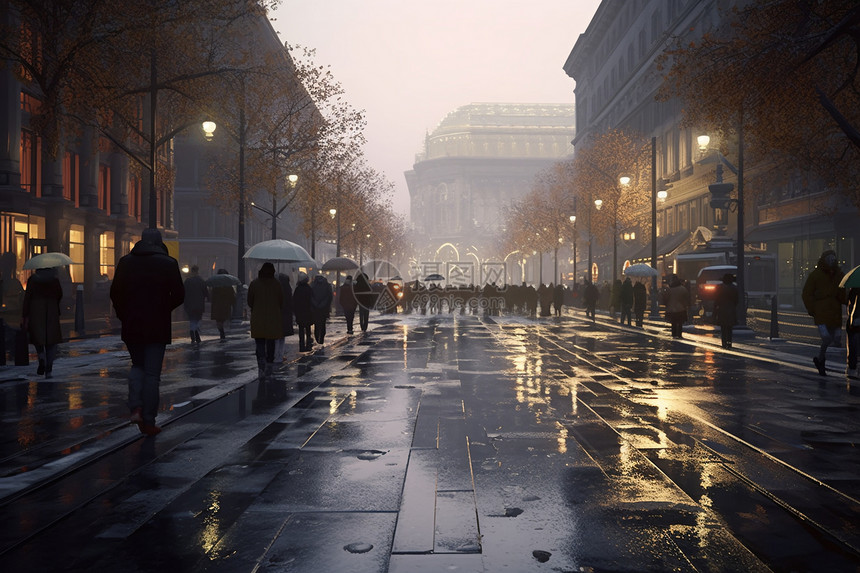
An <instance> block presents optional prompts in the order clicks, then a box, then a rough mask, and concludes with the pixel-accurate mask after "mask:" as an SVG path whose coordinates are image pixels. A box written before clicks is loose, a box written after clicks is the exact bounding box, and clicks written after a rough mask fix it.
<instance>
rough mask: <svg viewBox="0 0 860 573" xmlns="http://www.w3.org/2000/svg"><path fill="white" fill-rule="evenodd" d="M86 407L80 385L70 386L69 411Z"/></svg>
mask: <svg viewBox="0 0 860 573" xmlns="http://www.w3.org/2000/svg"><path fill="white" fill-rule="evenodd" d="M83 407H84V399H83V393H82V392H81V385H80V384H72V385H70V386H69V410H80V409H81V408H83Z"/></svg>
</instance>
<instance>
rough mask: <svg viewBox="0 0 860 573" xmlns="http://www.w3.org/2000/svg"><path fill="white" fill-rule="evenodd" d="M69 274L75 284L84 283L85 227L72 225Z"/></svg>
mask: <svg viewBox="0 0 860 573" xmlns="http://www.w3.org/2000/svg"><path fill="white" fill-rule="evenodd" d="M69 257H71V259H72V264H71V265H69V273H70V274H71V275H72V282H73V283H82V282H84V226H83V225H72V226H71V227H70V228H69Z"/></svg>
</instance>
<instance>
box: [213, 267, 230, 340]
mask: <svg viewBox="0 0 860 573" xmlns="http://www.w3.org/2000/svg"><path fill="white" fill-rule="evenodd" d="M218 274H219V275H228V274H230V273H229V272H228V271H227V269H218ZM209 298H210V300H211V301H212V304H211V307H210V309H209V318H211V319H212V320H214V321H215V325H216V326H217V327H218V335H219V337H220V340H221V341H222V342H224V341H226V340H227V333H226V332H224V323H225V322H227V321H228V320H230V317H231V316H232V314H233V304H235V302H236V289H235V288H234V287H233V286H231V285H220V286H214V287H212V292H211V293H210V295H209Z"/></svg>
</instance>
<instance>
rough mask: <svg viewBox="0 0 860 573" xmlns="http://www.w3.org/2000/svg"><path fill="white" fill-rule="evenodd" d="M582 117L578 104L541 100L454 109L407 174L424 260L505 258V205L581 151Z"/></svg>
mask: <svg viewBox="0 0 860 573" xmlns="http://www.w3.org/2000/svg"><path fill="white" fill-rule="evenodd" d="M574 117H575V113H574V106H573V105H572V104H536V103H472V104H469V105H465V106H462V107H460V108H458V109H456V110H455V111H453V112H451V113H450V114H448V116H447V117H445V119H444V120H442V122H441V123H440V124H439V126H438V127H437V128H436V129H435V130H434V131H433V132H432V133H430V134H428V135H427V137H426V140H425V143H424V150H423V151H422V152H421V153H419V154H418V155H417V156H416V158H415V165H414V167H413V169H412V170H411V171H407V172H406V174H405V175H406V183H407V185H408V187H409V195H410V200H411V205H410V215H411V222H412V226H413V229H414V232H415V246H416V252H417V253H419V255H418V256H419V258H420V257H423V258H424V259H425V260H439V257H440V256H443V259H442V260H447V261H451V260H457V258H458V257H459V259H460V260H466V253H467V250H468V251H469V252H471V253H473V254H475V256H474V257H470V258H471V259H472V260H474V259H475V258H477V259H479V260H481V261H484V260H489V259H492V258H497V257H499V256H500V253H497V252H496V250H497V249H496V250H494V247H495V246H496V245H498V244H499V235H500V233H501V232H502V231H503V229H502V226H503V225H504V210H505V208H507V207H509V206H510V205H512V204H513V203H514V202H515V201H517V200H518V199H520V198H521V197H522V196H523V195H525V194H526V193H527V192H528V191H529V190H530V189H531V188H532V186H533V184H534V180H535V176H536V175H537V174H538V173H539V172H541V171H543V170H545V169H546V168H548V167H549V166H550V165H552V164H553V163H555V162H556V161H558V160H560V159H562V158H564V157H566V156H568V155H570V154H572V153H573V146H572V144H571V140H573V138H574V135H575V120H574ZM444 250H448V251H450V252H446V253H444V255H442V254H441V251H444ZM501 255H502V256H503V255H504V254H503V253H502V254H501Z"/></svg>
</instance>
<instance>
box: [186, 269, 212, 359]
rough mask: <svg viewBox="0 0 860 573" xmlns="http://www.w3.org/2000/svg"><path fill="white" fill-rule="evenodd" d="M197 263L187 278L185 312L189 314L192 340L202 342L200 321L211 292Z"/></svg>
mask: <svg viewBox="0 0 860 573" xmlns="http://www.w3.org/2000/svg"><path fill="white" fill-rule="evenodd" d="M199 273H200V269H199V268H198V267H197V265H193V266H192V267H191V275H190V276H189V277H188V278H187V279H185V303H184V306H185V314H187V315H188V328H189V336H190V337H191V342H200V321H201V320H203V311H204V310H205V309H206V299H208V298H209V292H208V290H207V288H206V281H204V280H203V277H201V276H200V274H199Z"/></svg>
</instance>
